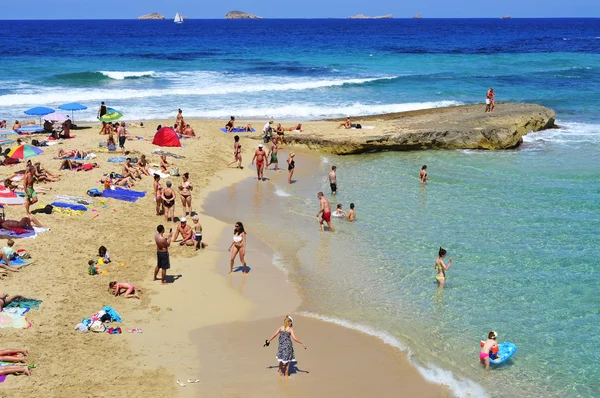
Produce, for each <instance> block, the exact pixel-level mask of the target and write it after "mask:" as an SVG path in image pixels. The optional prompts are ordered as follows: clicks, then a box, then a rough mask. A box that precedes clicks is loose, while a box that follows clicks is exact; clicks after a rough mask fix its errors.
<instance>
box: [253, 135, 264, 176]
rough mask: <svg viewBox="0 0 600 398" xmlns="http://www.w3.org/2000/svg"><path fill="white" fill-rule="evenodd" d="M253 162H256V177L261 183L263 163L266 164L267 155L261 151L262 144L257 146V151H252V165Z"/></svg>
mask: <svg viewBox="0 0 600 398" xmlns="http://www.w3.org/2000/svg"><path fill="white" fill-rule="evenodd" d="M254 160H256V176H257V177H258V180H259V181H263V173H264V170H265V163H266V162H267V153H266V152H265V150H264V149H263V144H258V149H257V150H256V151H254V157H253V158H252V164H254Z"/></svg>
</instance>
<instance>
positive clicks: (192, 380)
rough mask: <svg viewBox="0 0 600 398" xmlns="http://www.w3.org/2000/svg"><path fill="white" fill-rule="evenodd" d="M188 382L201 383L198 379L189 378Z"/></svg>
mask: <svg viewBox="0 0 600 398" xmlns="http://www.w3.org/2000/svg"><path fill="white" fill-rule="evenodd" d="M188 383H200V380H198V379H188Z"/></svg>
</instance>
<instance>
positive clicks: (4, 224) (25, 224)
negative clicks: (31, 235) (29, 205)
mask: <svg viewBox="0 0 600 398" xmlns="http://www.w3.org/2000/svg"><path fill="white" fill-rule="evenodd" d="M32 224H33V225H35V226H36V227H40V228H44V226H43V225H42V224H41V223H40V222H39V221H38V220H37V218H35V217H34V216H33V215H29V216H27V217H23V218H22V219H21V221H15V220H6V219H4V216H2V215H1V214H0V228H4V229H8V230H13V229H17V228H20V229H29V230H32V231H33V226H32Z"/></svg>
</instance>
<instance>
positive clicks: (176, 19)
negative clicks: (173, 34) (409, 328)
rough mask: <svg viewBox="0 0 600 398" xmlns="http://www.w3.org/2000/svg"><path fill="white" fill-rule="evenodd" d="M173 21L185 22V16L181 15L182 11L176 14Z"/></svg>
mask: <svg viewBox="0 0 600 398" xmlns="http://www.w3.org/2000/svg"><path fill="white" fill-rule="evenodd" d="M173 22H175V23H183V17H182V16H181V14H180V13H177V14H175V20H174V21H173Z"/></svg>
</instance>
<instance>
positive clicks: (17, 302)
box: [4, 297, 42, 310]
mask: <svg viewBox="0 0 600 398" xmlns="http://www.w3.org/2000/svg"><path fill="white" fill-rule="evenodd" d="M40 304H42V300H36V299H30V298H25V297H17V298H15V299H14V300H13V301H11V302H10V303H8V304H7V305H6V307H4V308H28V309H32V308H33V309H34V310H39V309H40Z"/></svg>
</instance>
